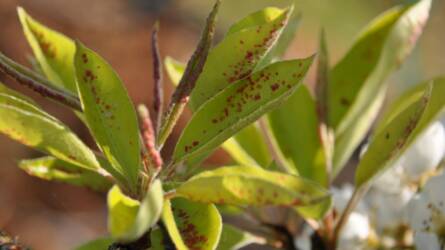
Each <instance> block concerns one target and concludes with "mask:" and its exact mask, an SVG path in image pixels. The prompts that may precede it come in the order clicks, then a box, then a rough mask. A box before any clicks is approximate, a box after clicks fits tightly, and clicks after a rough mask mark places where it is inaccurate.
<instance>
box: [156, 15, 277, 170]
mask: <svg viewBox="0 0 445 250" xmlns="http://www.w3.org/2000/svg"><path fill="white" fill-rule="evenodd" d="M280 13H281V12H280ZM164 63H165V68H166V70H167V74H168V75H169V77H170V80H171V81H172V82H173V84H174V85H175V86H176V85H177V84H178V83H179V80H180V79H181V77H182V74H183V73H184V69H185V65H184V64H181V63H179V62H178V61H176V60H174V59H173V58H171V57H168V58H167V59H166V60H165V62H164ZM221 147H222V148H223V149H224V150H225V151H226V152H227V153H228V154H229V155H230V156H231V157H232V159H233V160H234V161H235V162H236V163H238V164H241V165H259V166H263V167H266V166H268V165H269V163H270V162H271V156H270V153H269V151H268V148H267V144H266V142H265V141H264V138H263V136H262V135H261V132H260V131H259V128H258V126H257V124H255V123H254V124H252V125H249V126H248V127H246V128H244V129H242V130H241V131H240V132H238V133H237V134H236V135H234V136H233V137H231V138H229V139H227V141H225V142H224V143H223V144H222V145H221ZM208 155H209V153H204V154H203V155H198V156H196V157H193V158H192V159H189V160H188V161H187V165H188V166H189V167H193V166H194V165H197V164H199V163H201V162H202V161H203V160H204V159H205V158H206V157H208Z"/></svg>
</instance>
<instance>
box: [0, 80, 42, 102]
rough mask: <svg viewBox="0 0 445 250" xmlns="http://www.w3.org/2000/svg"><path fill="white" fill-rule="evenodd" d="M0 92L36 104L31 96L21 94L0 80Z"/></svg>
mask: <svg viewBox="0 0 445 250" xmlns="http://www.w3.org/2000/svg"><path fill="white" fill-rule="evenodd" d="M0 94H6V95H9V96H13V97H16V98H18V99H20V100H22V101H25V102H28V103H30V104H32V105H35V106H37V104H36V103H35V102H34V101H33V100H32V99H31V98H29V97H27V96H25V95H22V94H21V93H19V92H17V91H15V90H12V89H10V88H8V87H6V86H5V85H4V84H3V83H1V82H0Z"/></svg>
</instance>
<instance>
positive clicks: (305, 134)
mask: <svg viewBox="0 0 445 250" xmlns="http://www.w3.org/2000/svg"><path fill="white" fill-rule="evenodd" d="M269 122H270V126H271V128H272V131H273V133H274V136H275V138H276V140H277V142H278V145H279V147H280V149H281V152H282V153H283V155H284V156H285V157H286V158H287V159H288V160H289V161H290V162H291V163H292V165H293V166H295V168H296V170H297V172H298V173H299V175H301V176H303V177H305V178H307V179H311V180H314V181H316V182H318V183H320V184H321V185H324V186H326V185H327V184H328V181H329V180H328V174H327V171H326V161H325V155H324V150H323V147H322V145H321V143H320V135H319V133H318V128H319V127H318V126H319V121H318V115H317V110H316V105H315V101H314V99H313V97H312V96H311V94H310V92H309V90H308V89H307V87H306V86H304V85H302V86H300V87H299V88H298V89H297V91H296V92H295V93H294V94H293V95H292V96H291V97H290V98H289V100H288V101H287V102H286V103H285V104H283V106H282V107H280V108H278V109H276V110H274V111H272V112H270V113H269Z"/></svg>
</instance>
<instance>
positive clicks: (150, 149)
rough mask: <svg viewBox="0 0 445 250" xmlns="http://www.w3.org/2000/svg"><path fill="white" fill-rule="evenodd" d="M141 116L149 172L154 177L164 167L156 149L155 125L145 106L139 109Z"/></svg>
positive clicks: (140, 106)
mask: <svg viewBox="0 0 445 250" xmlns="http://www.w3.org/2000/svg"><path fill="white" fill-rule="evenodd" d="M138 112H139V116H140V118H141V124H142V138H143V142H144V145H145V147H146V149H147V156H148V163H149V168H150V169H149V172H150V173H151V174H152V175H153V174H155V175H156V173H158V172H159V170H160V169H161V167H162V164H163V162H162V158H161V155H160V154H159V151H158V150H156V148H155V133H154V129H153V124H152V122H151V119H150V114H149V111H148V109H147V107H145V106H144V105H139V107H138Z"/></svg>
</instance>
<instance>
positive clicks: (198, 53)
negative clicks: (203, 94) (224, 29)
mask: <svg viewBox="0 0 445 250" xmlns="http://www.w3.org/2000/svg"><path fill="white" fill-rule="evenodd" d="M220 4H221V0H217V1H216V3H215V5H214V6H213V10H212V12H211V13H210V15H209V16H208V18H207V22H206V26H205V28H204V32H203V34H202V36H201V40H200V42H199V44H198V47H197V48H196V50H195V52H194V53H193V55H192V57H191V58H190V60H189V61H188V63H187V67H186V69H185V72H184V75H183V76H182V78H181V81H180V82H179V85H178V87H177V88H176V90H175V92H174V93H173V96H172V100H171V101H170V105H169V109H168V110H167V113H166V114H165V116H164V119H163V122H162V125H161V129H160V131H159V136H158V138H157V143H156V146H157V147H158V148H162V146H163V145H164V143H165V141H166V140H167V138H168V136H169V135H170V133H171V132H172V130H173V127H174V126H175V125H176V122H177V121H178V119H179V117H180V116H181V114H182V111H183V110H184V108H185V106H186V105H187V103H188V99H189V96H190V93H191V92H192V90H193V88H194V87H195V83H196V81H197V80H198V77H199V76H200V75H201V72H202V70H203V68H204V64H205V62H206V61H207V56H208V54H209V51H210V48H211V46H212V42H213V37H214V35H215V26H216V16H217V13H218V9H219V6H220Z"/></svg>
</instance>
